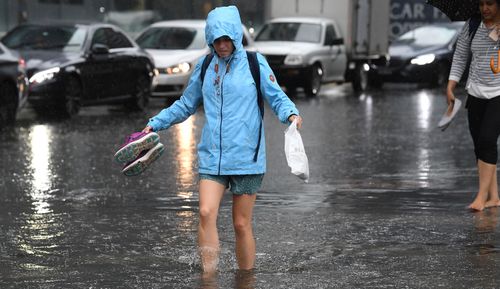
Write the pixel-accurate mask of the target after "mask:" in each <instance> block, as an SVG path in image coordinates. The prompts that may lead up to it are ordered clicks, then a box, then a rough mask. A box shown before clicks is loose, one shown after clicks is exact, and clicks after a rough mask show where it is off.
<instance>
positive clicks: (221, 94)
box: [218, 72, 226, 175]
mask: <svg viewBox="0 0 500 289" xmlns="http://www.w3.org/2000/svg"><path fill="white" fill-rule="evenodd" d="M225 75H226V72H224V75H223V76H222V78H221V81H220V126H219V172H218V175H220V167H221V163H222V107H223V106H224V96H223V92H224V86H223V85H222V84H223V83H224V76H225Z"/></svg>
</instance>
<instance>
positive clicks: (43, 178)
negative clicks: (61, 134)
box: [30, 125, 52, 214]
mask: <svg viewBox="0 0 500 289" xmlns="http://www.w3.org/2000/svg"><path fill="white" fill-rule="evenodd" d="M51 138H52V132H51V130H50V129H49V128H48V127H47V126H46V125H36V126H33V128H32V130H31V133H30V147H31V165H30V167H31V169H32V171H33V181H32V187H33V189H32V190H31V192H30V194H31V197H32V198H33V205H34V207H35V213H36V214H46V213H50V212H51V211H50V208H49V204H48V203H47V199H48V198H49V195H48V193H47V192H48V190H49V189H50V187H51V185H52V179H51V177H52V174H51V172H50V165H51V151H50V143H51Z"/></svg>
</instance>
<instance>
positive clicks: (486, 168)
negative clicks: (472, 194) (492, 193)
mask: <svg viewBox="0 0 500 289" xmlns="http://www.w3.org/2000/svg"><path fill="white" fill-rule="evenodd" d="M477 169H478V172H479V191H478V193H477V196H476V198H475V199H474V201H473V202H472V203H471V204H470V205H469V209H472V210H476V211H482V210H484V208H485V204H486V201H487V200H488V191H489V190H490V186H491V182H492V180H493V175H494V174H496V165H492V164H488V163H485V162H483V161H482V160H478V161H477ZM497 195H498V190H497Z"/></svg>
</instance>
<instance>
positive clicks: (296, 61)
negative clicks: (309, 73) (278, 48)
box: [284, 55, 302, 65]
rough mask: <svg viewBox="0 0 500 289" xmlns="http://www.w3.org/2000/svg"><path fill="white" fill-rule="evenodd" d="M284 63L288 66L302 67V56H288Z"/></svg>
mask: <svg viewBox="0 0 500 289" xmlns="http://www.w3.org/2000/svg"><path fill="white" fill-rule="evenodd" d="M284 63H285V64H286V65H300V64H302V56H300V55H288V56H287V57H285V61H284Z"/></svg>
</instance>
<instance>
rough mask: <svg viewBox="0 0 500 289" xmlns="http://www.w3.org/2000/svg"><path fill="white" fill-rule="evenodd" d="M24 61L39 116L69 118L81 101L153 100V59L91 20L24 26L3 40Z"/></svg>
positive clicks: (132, 103) (135, 104)
mask: <svg viewBox="0 0 500 289" xmlns="http://www.w3.org/2000/svg"><path fill="white" fill-rule="evenodd" d="M0 41H1V42H2V43H4V44H5V46H7V47H9V48H11V49H13V50H17V51H18V52H19V53H20V54H21V55H22V57H23V58H24V59H25V60H26V66H27V74H28V77H29V96H28V101H29V103H30V104H31V105H32V106H33V108H34V109H35V110H36V111H37V112H38V113H41V114H45V113H53V112H56V113H58V114H62V115H64V116H71V115H74V114H76V113H77V112H78V109H79V107H80V106H82V105H95V104H112V103H123V104H126V105H127V106H129V107H130V108H132V109H139V110H141V109H143V108H144V107H145V106H146V105H147V103H148V100H149V95H150V92H151V83H152V78H153V71H154V65H153V60H152V58H151V57H150V56H149V55H148V54H147V53H146V52H145V51H143V50H142V49H141V48H140V47H139V46H138V45H137V44H136V43H135V42H134V41H133V40H131V39H130V38H129V37H127V36H126V35H125V34H124V33H123V32H122V31H121V30H119V28H117V27H115V26H113V25H109V24H102V23H92V24H60V23H57V24H25V25H20V26H18V27H16V28H14V29H13V30H11V31H9V32H8V33H7V34H6V35H5V36H4V37H3V38H2V39H1V40H0Z"/></svg>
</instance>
